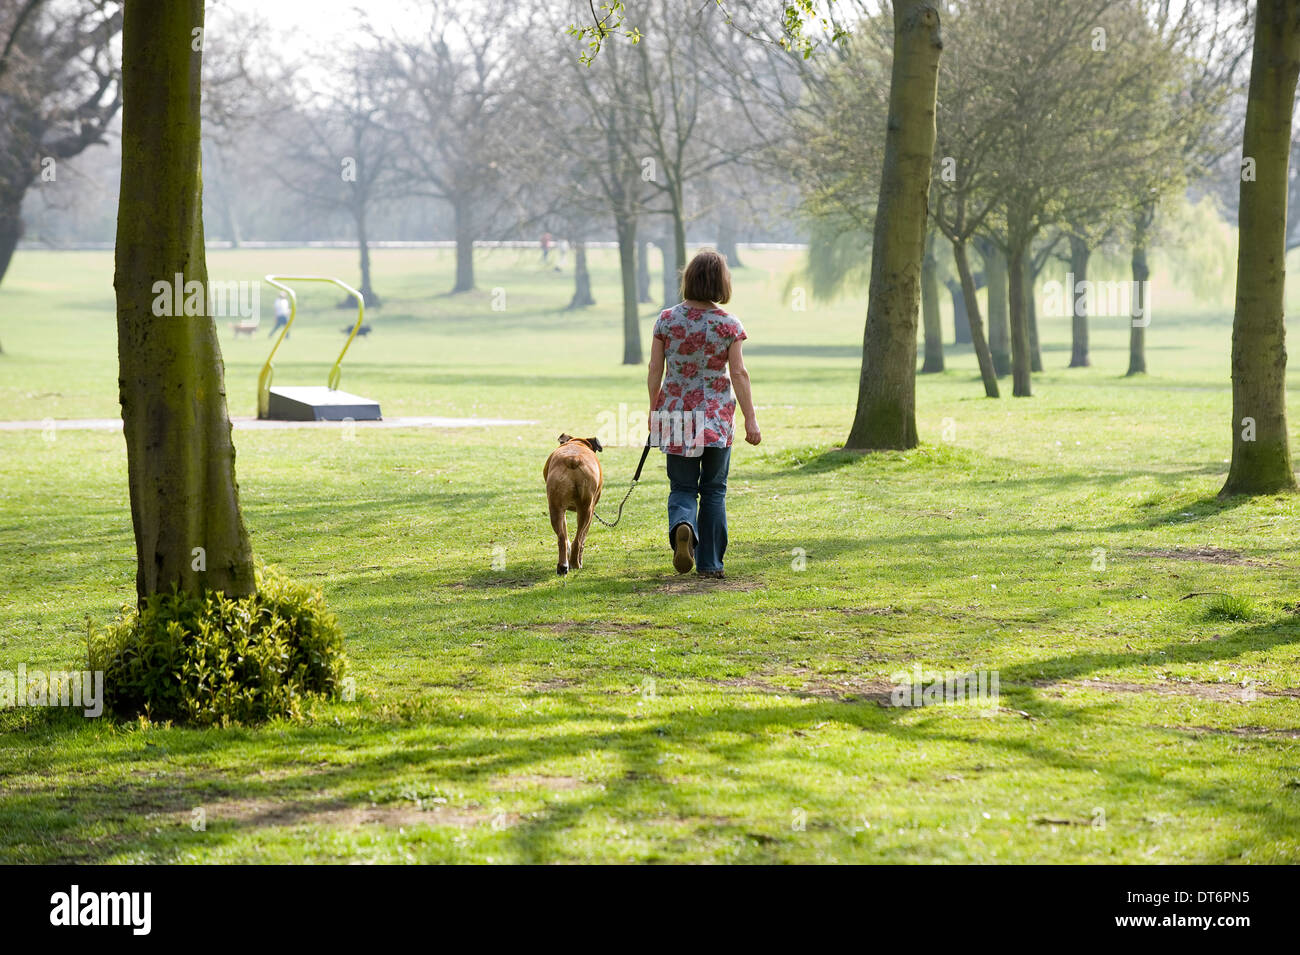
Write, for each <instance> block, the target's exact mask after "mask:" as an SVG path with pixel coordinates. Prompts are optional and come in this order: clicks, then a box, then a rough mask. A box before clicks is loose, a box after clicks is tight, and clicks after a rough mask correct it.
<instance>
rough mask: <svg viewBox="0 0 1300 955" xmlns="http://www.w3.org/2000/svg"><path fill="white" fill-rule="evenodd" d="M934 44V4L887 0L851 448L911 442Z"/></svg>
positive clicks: (938, 46)
mask: <svg viewBox="0 0 1300 955" xmlns="http://www.w3.org/2000/svg"><path fill="white" fill-rule="evenodd" d="M942 51H943V41H942V39H941V37H940V33H939V11H938V9H937V8H936V7H935V5H934V4H933V3H931V2H927V0H895V3H894V61H893V67H892V73H891V76H890V84H889V119H888V125H887V127H886V132H885V158H884V164H883V167H882V171H881V177H880V197H879V199H878V201H877V205H876V222H875V229H874V233H873V239H872V244H871V285H870V291H869V296H870V297H869V299H868V302H867V322H866V329H865V330H864V332H863V337H862V374H861V377H860V378H859V381H858V406H857V413H856V415H855V416H854V420H853V427H852V428H851V429H850V431H849V436H848V439H847V440H846V441H845V447H846V448H849V449H852V450H860V451H876V450H885V449H906V448H914V447H916V444H917V434H916V326H917V318H918V316H917V310H918V306H919V305H920V280H921V259H922V257H923V255H924V253H925V233H926V228H927V225H928V222H929V211H928V208H927V206H928V197H929V191H930V166H931V163H932V162H933V159H934V138H935V126H934V124H935V94H936V90H937V86H938V79H939V56H940V54H941V53H942Z"/></svg>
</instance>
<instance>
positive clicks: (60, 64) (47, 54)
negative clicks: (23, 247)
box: [0, 0, 122, 280]
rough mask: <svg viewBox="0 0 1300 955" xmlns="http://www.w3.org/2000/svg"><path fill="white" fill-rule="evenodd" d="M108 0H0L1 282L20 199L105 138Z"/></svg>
mask: <svg viewBox="0 0 1300 955" xmlns="http://www.w3.org/2000/svg"><path fill="white" fill-rule="evenodd" d="M121 29H122V10H121V4H120V3H119V2H112V0H69V2H64V3H57V4H56V3H51V2H44V0H2V2H0V280H3V279H4V275H5V272H6V271H7V270H8V268H9V263H10V261H11V260H12V258H13V253H14V249H15V247H16V246H17V244H18V240H19V238H20V237H21V235H22V202H23V197H24V196H25V195H26V194H27V191H28V189H30V188H31V186H32V184H33V183H34V182H35V181H36V180H37V178H38V177H41V176H46V177H49V176H51V175H53V176H55V177H57V168H58V167H57V164H58V162H59V161H60V160H65V159H71V158H72V157H73V156H76V155H78V154H80V153H81V152H83V151H84V150H86V149H87V148H89V147H90V146H92V145H95V144H97V143H102V142H104V134H105V132H106V130H107V129H108V125H109V123H110V122H111V121H112V119H113V117H114V116H116V115H117V111H118V108H119V106H120V105H121V90H120V85H119V71H118V67H117V62H116V57H115V52H114V43H115V38H116V37H117V35H118V33H119V32H120V31H121Z"/></svg>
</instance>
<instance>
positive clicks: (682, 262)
mask: <svg viewBox="0 0 1300 955" xmlns="http://www.w3.org/2000/svg"><path fill="white" fill-rule="evenodd" d="M672 213H673V262H674V263H676V264H675V265H674V266H673V284H674V285H680V284H681V280H682V271H683V270H684V269H685V268H686V209H685V204H684V200H683V198H682V184H681V182H680V181H679V180H676V179H674V181H673V191H672Z"/></svg>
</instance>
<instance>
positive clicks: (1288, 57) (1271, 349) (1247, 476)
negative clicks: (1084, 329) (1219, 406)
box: [1221, 0, 1300, 495]
mask: <svg viewBox="0 0 1300 955" xmlns="http://www.w3.org/2000/svg"><path fill="white" fill-rule="evenodd" d="M1297 77H1300V4H1297V3H1296V2H1294V0H1260V2H1259V4H1258V6H1257V8H1256V11H1255V43H1254V51H1253V54H1252V59H1251V64H1250V93H1249V95H1248V97H1247V101H1246V126H1245V132H1244V135H1243V137H1242V156H1243V158H1244V159H1253V160H1254V161H1255V178H1254V180H1253V181H1249V180H1247V179H1246V177H1243V179H1242V182H1241V187H1240V189H1241V204H1240V212H1239V218H1238V222H1239V229H1238V233H1237V242H1238V250H1237V302H1236V312H1235V314H1234V316H1233V320H1232V465H1231V467H1230V468H1229V470H1228V480H1227V482H1226V483H1225V484H1224V485H1223V490H1222V492H1221V493H1222V494H1224V495H1229V494H1271V493H1275V492H1277V491H1290V490H1294V489H1295V486H1296V480H1295V473H1294V472H1293V471H1292V469H1291V450H1290V445H1289V444H1288V440H1287V425H1286V324H1285V322H1284V319H1283V294H1284V292H1285V286H1286V207H1287V186H1288V183H1289V176H1290V170H1289V163H1290V152H1291V120H1292V109H1293V105H1294V102H1295V95H1296V80H1297ZM1247 418H1249V419H1251V422H1249V423H1248V422H1246V420H1245V419H1247ZM1248 424H1253V427H1248Z"/></svg>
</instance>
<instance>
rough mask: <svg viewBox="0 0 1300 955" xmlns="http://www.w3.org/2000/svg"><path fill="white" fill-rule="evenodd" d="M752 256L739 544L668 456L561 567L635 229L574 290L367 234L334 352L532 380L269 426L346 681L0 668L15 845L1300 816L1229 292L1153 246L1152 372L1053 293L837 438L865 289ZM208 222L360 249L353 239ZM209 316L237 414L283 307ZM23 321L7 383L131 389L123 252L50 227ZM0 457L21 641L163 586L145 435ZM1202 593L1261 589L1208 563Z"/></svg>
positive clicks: (514, 854)
mask: <svg viewBox="0 0 1300 955" xmlns="http://www.w3.org/2000/svg"><path fill="white" fill-rule="evenodd" d="M746 258H747V259H748V260H749V267H748V268H746V269H745V270H743V271H740V272H739V273H738V274H737V295H736V300H735V302H734V309H735V311H736V313H737V314H738V315H739V316H740V317H741V318H742V319H743V320H744V321H745V323H746V326H747V328H748V330H749V333H750V339H751V340H750V342H748V343H747V347H746V353H747V356H748V358H749V364H750V366H751V370H752V374H753V376H754V387H755V393H756V397H757V402H758V405H759V409H760V411H759V413H760V418H761V423H762V426H763V433H764V442H763V444H762V445H761V446H760V447H759V448H750V447H748V446H743V445H742V446H741V447H739V448H738V449H737V450H736V452H735V458H734V461H733V466H732V484H731V493H730V495H729V511H730V520H731V533H732V543H731V548H730V551H729V553H728V555H727V571H728V579H727V580H726V581H723V582H721V583H712V582H697V581H695V580H694V579H693V578H691V579H680V578H677V577H675V576H674V575H673V574H672V571H671V566H670V563H669V551H668V549H667V542H666V535H665V534H664V526H663V522H664V518H665V515H664V494H665V488H664V480H663V477H662V472H661V470H660V466H658V465H655V466H653V467H651V468H649V469H648V471H647V475H648V480H646V481H645V482H644V484H643V486H642V487H641V488H640V489H639V490H638V491H637V492H636V494H635V495H634V496H633V498H632V501H631V503H630V504H629V507H628V510H627V512H626V513H625V516H624V518H623V522H622V523H621V524H620V525H619V527H618V529H617V530H615V531H608V530H605V529H603V528H599V527H597V528H595V529H593V531H592V537H591V539H590V540H589V543H588V547H587V567H586V568H585V569H584V570H582V571H580V572H577V573H574V574H572V575H570V577H569V578H568V579H563V580H562V579H557V578H556V577H555V574H554V571H553V565H554V555H553V549H554V538H553V536H552V535H551V533H550V530H549V527H548V525H547V521H546V515H545V502H544V495H543V484H542V480H541V463H542V461H543V460H544V458H545V455H546V454H547V453H548V452H549V451H550V449H551V448H552V447H553V445H554V439H555V436H556V435H558V434H559V433H560V432H561V431H566V430H567V431H570V432H572V433H580V434H589V433H594V432H596V431H597V430H598V429H599V428H600V427H601V426H602V424H607V423H608V422H609V421H610V420H611V419H614V418H622V417H624V413H623V412H622V411H621V409H620V406H621V405H626V406H627V412H626V415H625V416H626V417H628V418H630V420H631V428H630V433H629V434H627V435H625V436H624V438H625V440H624V441H623V443H622V444H620V445H618V446H614V447H610V448H608V449H607V450H606V452H605V453H604V455H603V459H604V466H605V470H606V476H607V481H608V484H609V487H610V493H609V495H608V497H607V503H610V502H616V501H617V500H618V497H621V492H622V489H623V488H624V487H625V486H626V481H627V480H628V478H629V477H630V474H631V471H632V469H633V467H634V465H635V462H636V458H637V456H638V453H639V447H638V446H639V444H640V440H641V437H640V435H639V434H638V430H639V427H640V423H641V419H642V417H643V405H644V399H643V394H644V373H643V370H642V369H640V368H626V367H622V366H620V365H619V364H618V360H619V356H620V355H621V341H620V337H619V326H618V304H617V285H616V280H617V276H616V274H615V271H614V264H615V263H614V261H613V258H612V256H610V255H609V254H608V253H600V254H599V255H597V256H596V261H595V266H596V276H595V278H596V295H597V299H598V301H599V303H600V304H599V306H598V307H596V308H594V309H591V310H589V311H586V312H583V313H581V314H577V315H574V314H570V313H566V312H564V311H562V310H561V306H562V305H563V303H564V302H566V301H567V298H568V294H569V291H570V290H569V282H570V279H569V277H568V276H567V275H561V274H554V273H548V272H542V271H540V270H539V268H538V267H537V265H536V262H535V259H534V257H533V256H531V255H519V254H516V253H514V252H505V251H497V252H492V253H488V254H485V255H483V257H482V260H481V262H480V263H479V269H480V274H479V285H480V287H481V289H482V291H481V292H478V293H474V294H471V295H466V296H459V297H455V298H452V297H447V296H444V295H442V294H441V293H442V292H443V291H444V290H445V289H446V288H448V287H449V286H450V262H449V259H448V258H447V257H446V256H443V255H440V254H436V253H430V252H425V251H381V252H379V253H377V254H376V256H375V270H376V287H377V289H378V290H379V292H380V293H381V294H383V295H385V306H384V308H383V309H382V310H380V311H379V312H377V313H376V314H375V315H374V317H373V321H374V325H375V333H374V334H373V335H371V336H370V337H369V338H367V339H364V340H361V341H358V342H357V343H356V345H355V346H354V351H353V353H352V354H351V355H350V356H349V358H348V360H347V361H346V362H345V364H344V375H343V387H344V388H346V389H348V390H352V391H355V392H357V393H359V394H363V395H368V396H373V397H375V398H378V399H379V400H380V401H381V402H382V403H383V407H384V412H385V414H386V415H390V416H396V415H417V414H428V415H456V416H470V415H478V416H483V417H489V416H497V417H505V418H520V419H527V420H533V421H536V422H537V424H536V425H534V426H529V427H525V428H500V429H486V428H482V429H480V428H474V429H467V430H456V431H446V430H432V429H386V430H372V429H367V428H364V427H359V428H358V429H357V432H356V435H355V438H354V439H352V440H348V439H347V433H346V432H344V431H342V430H341V429H333V428H328V429H321V430H297V431H237V432H236V441H237V446H238V451H239V461H238V468H239V478H240V487H241V495H242V499H243V503H244V508H245V515H246V518H247V521H248V524H249V527H250V530H251V532H252V534H253V539H254V545H255V548H256V551H257V553H258V555H259V556H260V557H261V558H263V559H264V560H266V561H267V562H269V563H272V564H275V565H278V566H280V567H281V568H283V569H284V570H286V571H287V572H288V573H290V574H291V575H292V576H294V577H295V578H297V579H300V580H305V581H309V582H313V583H315V584H317V585H319V586H320V587H321V588H322V589H323V590H324V592H325V594H326V596H327V598H328V601H329V604H330V606H331V607H332V608H333V609H334V610H335V611H336V612H337V613H338V615H339V617H340V620H341V622H342V624H343V627H344V630H345V633H346V636H347V646H348V653H349V656H350V658H351V660H352V667H353V670H352V672H353V675H354V676H355V678H356V686H357V700H356V701H355V702H351V703H345V702H337V703H328V704H323V703H322V704H316V705H315V706H314V707H313V708H312V710H311V715H310V717H309V718H308V719H307V720H306V721H304V722H302V723H297V724H289V723H276V724H270V725H267V726H262V727H256V728H236V729H230V730H202V731H200V730H189V729H180V728H174V727H167V726H158V725H135V724H130V725H115V724H113V723H111V722H109V721H107V720H85V719H82V718H80V717H79V716H74V715H71V714H67V713H64V712H61V711H48V710H34V709H26V708H19V709H14V710H11V711H5V712H0V862H55V861H103V862H138V861H162V862H169V861H180V862H189V861H194V862H219V861H240V862H254V861H264V862H271V861H296V862H303V861H348V860H368V861H392V862H401V861H488V860H491V861H496V862H512V861H528V862H570V861H591V860H598V861H686V862H726V861H742V862H767V861H781V862H812V861H830V860H835V861H878V862H1129V863H1152V862H1295V861H1300V768H1298V766H1297V751H1296V747H1297V742H1296V740H1297V737H1300V694H1297V691H1296V690H1295V689H1294V688H1295V687H1297V686H1300V662H1298V661H1297V654H1296V649H1297V643H1298V642H1300V618H1297V617H1296V616H1295V614H1294V606H1295V602H1296V596H1295V594H1294V592H1293V582H1294V580H1295V579H1296V574H1297V570H1298V569H1300V558H1297V556H1296V555H1297V547H1296V544H1297V537H1298V532H1297V527H1296V524H1297V520H1298V519H1300V507H1298V506H1297V501H1296V499H1294V498H1291V497H1268V498H1262V499H1256V500H1245V499H1234V500H1230V501H1227V502H1220V501H1219V500H1217V499H1216V493H1217V491H1218V489H1219V487H1220V486H1221V484H1222V481H1223V478H1224V476H1225V473H1226V468H1227V465H1226V461H1225V458H1226V457H1227V454H1228V447H1229V441H1228V439H1229V430H1228V424H1229V421H1228V417H1229V414H1230V405H1231V400H1230V399H1231V396H1230V393H1229V389H1228V362H1227V353H1228V346H1229V341H1230V333H1231V327H1230V325H1231V322H1230V315H1229V314H1227V313H1226V312H1225V311H1223V310H1222V309H1218V310H1216V309H1214V308H1209V307H1206V308H1201V307H1198V306H1197V304H1196V303H1195V302H1193V301H1191V300H1190V298H1189V297H1188V296H1185V295H1184V296H1181V297H1180V295H1179V294H1178V292H1177V289H1176V288H1174V287H1172V285H1171V286H1170V287H1168V289H1167V291H1165V292H1163V293H1162V292H1161V291H1160V289H1161V286H1160V285H1159V282H1158V280H1159V278H1160V276H1159V275H1157V284H1156V289H1157V292H1156V294H1157V296H1158V297H1157V299H1156V306H1157V312H1156V317H1155V320H1154V322H1153V325H1152V327H1151V328H1150V329H1149V330H1148V341H1149V355H1148V363H1149V366H1150V367H1151V369H1152V373H1151V374H1150V375H1148V376H1145V377H1143V378H1140V379H1134V380H1126V379H1124V378H1123V377H1122V374H1123V371H1124V368H1125V367H1126V357H1127V355H1126V348H1127V329H1126V327H1125V326H1124V322H1123V321H1122V320H1118V319H1096V320H1094V322H1093V340H1094V365H1095V367H1093V368H1091V369H1085V370H1073V371H1070V370H1066V369H1065V368H1064V365H1065V364H1067V362H1068V357H1069V343H1068V329H1067V327H1066V323H1065V321H1064V320H1061V319H1052V320H1044V322H1043V325H1042V336H1043V342H1044V360H1045V362H1046V364H1047V371H1046V372H1045V373H1044V374H1043V375H1041V376H1038V377H1037V378H1036V381H1035V386H1036V390H1037V395H1036V397H1034V398H1032V399H1011V398H1009V397H1008V398H1004V399H1002V400H1000V401H996V402H993V401H988V400H986V399H984V398H983V397H982V390H981V388H980V386H979V382H978V376H977V374H976V370H975V364H974V360H973V357H972V356H971V354H970V352H969V350H968V349H959V348H950V349H949V350H948V351H949V362H950V367H949V370H948V371H947V372H946V373H944V374H942V375H936V376H925V377H923V378H921V379H920V381H919V384H918V408H919V411H918V415H919V426H920V431H921V435H922V440H923V442H924V443H923V445H922V446H921V447H920V448H918V449H917V450H915V451H913V452H909V453H905V454H899V453H890V454H878V455H870V456H857V455H847V454H844V453H842V452H837V451H836V450H835V446H836V445H837V444H838V443H839V442H840V441H841V440H842V439H843V437H844V435H845V434H846V433H847V430H848V425H849V422H850V419H851V408H852V403H853V400H854V395H855V389H856V382H857V374H858V367H859V349H860V344H859V343H860V340H861V326H862V317H863V314H864V304H863V302H862V300H861V299H860V298H856V299H846V300H844V301H842V302H838V303H835V304H833V305H829V306H822V305H813V306H812V307H811V308H810V310H809V311H807V312H794V311H792V310H791V309H790V308H789V307H788V305H787V304H784V303H785V302H787V301H788V299H787V298H785V297H784V292H785V289H786V287H787V282H788V281H789V277H790V275H791V272H792V270H793V269H794V268H795V267H796V266H797V257H796V256H795V255H794V254H793V253H776V252H768V253H757V252H755V253H751V254H750V255H748V256H747V257H746ZM210 264H211V270H212V274H213V277H214V278H221V279H228V278H251V277H254V276H257V275H259V274H262V273H265V272H270V271H281V272H288V271H294V270H306V271H309V272H315V273H325V274H329V273H336V274H339V275H340V276H342V277H344V278H351V277H353V275H354V263H353V256H352V255H351V254H349V253H346V252H333V251H312V252H308V251H276V252H251V251H238V252H214V253H212V254H211V255H210ZM794 281H795V282H796V283H797V279H796V280H794ZM496 287H500V288H504V289H505V290H506V302H507V307H506V309H505V310H504V311H493V310H492V308H491V302H492V296H491V290H492V289H493V288H496ZM335 298H337V296H336V294H335V293H333V292H324V291H318V292H308V293H307V294H306V297H305V308H306V310H305V311H304V313H303V317H302V319H301V321H302V328H301V330H300V331H299V330H295V334H294V337H293V339H291V340H290V342H289V344H288V346H287V347H286V350H285V352H284V354H283V355H282V360H281V361H279V362H277V372H276V380H277V381H278V382H280V383H283V384H317V383H323V382H324V377H325V374H326V371H327V369H328V366H329V363H330V362H331V361H332V359H333V355H334V353H336V352H337V349H338V347H339V346H340V345H341V343H342V335H340V334H339V332H338V328H339V327H341V326H342V325H343V324H344V322H345V321H346V320H347V313H346V312H345V311H337V310H334V309H332V308H330V309H326V308H324V306H326V305H330V304H332V303H333V301H334V299H335ZM266 304H267V305H268V306H269V297H268V298H267V302H266ZM653 314H654V310H653V309H648V310H647V311H646V313H645V322H644V325H643V332H644V334H645V335H646V336H647V338H648V330H649V325H650V322H651V320H652V318H653ZM222 328H223V348H224V349H225V354H226V362H227V382H228V391H229V395H230V403H231V409H232V413H233V414H236V415H250V414H252V412H253V408H254V387H255V380H256V374H257V370H258V368H259V365H260V362H261V360H262V359H263V358H264V357H265V352H266V348H267V346H266V343H265V340H264V339H262V338H258V339H255V340H253V341H251V342H250V341H248V340H246V339H241V340H240V341H238V342H234V341H230V340H229V337H228V335H227V334H226V333H225V330H224V324H223V326H222ZM950 337H951V333H949V338H950ZM0 342H2V343H3V345H4V347H5V349H6V352H7V354H6V355H5V356H3V357H0V402H2V403H3V407H4V410H3V413H0V418H7V419H35V420H40V419H43V418H45V417H47V416H48V417H54V418H78V417H101V416H102V417H109V416H113V415H114V414H116V413H117V407H116V361H115V344H114V319H113V302H112V290H111V259H110V256H109V255H108V254H105V253H84V254H83V253H39V252H22V253H20V254H19V255H18V256H17V258H16V260H15V262H14V266H13V268H12V270H11V273H10V275H9V276H8V277H7V278H6V279H5V282H4V284H3V286H0ZM1292 381H1293V383H1295V379H1294V377H1293V378H1292ZM613 443H614V442H611V444H613ZM654 460H655V459H652V462H653V461H654ZM0 478H3V481H2V482H0V669H5V668H8V669H14V668H16V666H17V665H18V664H19V663H26V664H27V666H28V667H29V668H36V667H39V666H45V667H57V668H66V667H75V666H77V665H79V663H80V662H81V660H82V656H83V653H84V638H85V618H86V617H87V616H89V617H91V618H94V619H97V620H101V621H102V620H105V619H107V618H108V617H110V616H111V615H112V614H113V613H114V612H115V610H116V608H117V607H118V606H119V605H120V604H121V603H122V602H123V601H126V600H129V599H130V598H131V596H132V593H133V587H134V548H133V543H132V537H131V526H130V512H129V509H128V503H127V492H126V481H125V453H124V449H123V445H122V440H121V437H120V435H117V434H112V433H105V432H91V431H72V430H56V431H55V432H54V433H53V439H52V440H51V439H50V436H49V435H48V434H43V433H42V432H41V431H40V430H33V431H17V432H5V431H0ZM615 491H617V492H618V494H617V496H615V494H614V492H615ZM502 548H503V550H502ZM502 557H503V558H504V562H505V564H504V568H501V569H494V567H493V563H494V559H495V560H496V561H497V564H498V567H499V566H500V560H501V559H502ZM799 567H802V568H803V569H797V568H799ZM1207 592H1208V593H1210V594H1220V593H1222V594H1230V595H1232V600H1233V601H1236V603H1234V604H1233V605H1232V607H1231V608H1228V609H1231V610H1232V612H1231V613H1226V612H1224V613H1215V612H1212V611H1213V608H1214V607H1216V606H1221V607H1227V604H1214V603H1211V602H1209V601H1207V599H1206V598H1204V597H1199V596H1198V597H1194V598H1191V599H1183V598H1184V597H1186V596H1187V595H1188V594H1205V593H1207ZM1243 611H1246V612H1243ZM918 664H919V665H920V666H922V667H923V668H924V669H926V670H933V671H963V672H964V671H967V670H978V669H986V670H996V671H997V673H998V674H999V677H1000V687H1001V693H1002V698H1001V706H1000V708H999V709H998V710H996V711H995V712H992V713H990V712H989V711H988V710H987V709H986V708H984V707H982V706H980V705H978V704H943V705H937V706H931V707H924V708H919V709H917V708H897V707H891V706H887V705H882V702H883V701H884V698H885V697H887V695H888V691H889V687H890V686H891V682H892V675H893V674H895V673H897V672H900V671H911V669H912V667H913V666H914V665H918ZM196 809H199V810H202V818H203V819H204V820H205V827H204V828H199V829H196V828H195V827H194V826H192V821H193V820H196V819H199V818H200V816H198V815H195V810H196ZM1103 822H1104V825H1102V823H1103Z"/></svg>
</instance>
